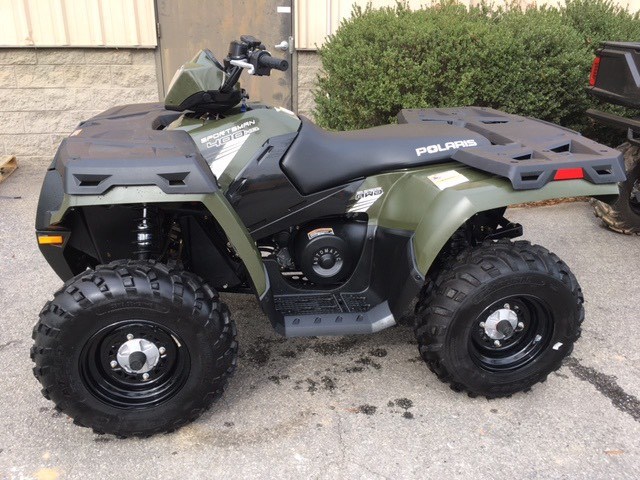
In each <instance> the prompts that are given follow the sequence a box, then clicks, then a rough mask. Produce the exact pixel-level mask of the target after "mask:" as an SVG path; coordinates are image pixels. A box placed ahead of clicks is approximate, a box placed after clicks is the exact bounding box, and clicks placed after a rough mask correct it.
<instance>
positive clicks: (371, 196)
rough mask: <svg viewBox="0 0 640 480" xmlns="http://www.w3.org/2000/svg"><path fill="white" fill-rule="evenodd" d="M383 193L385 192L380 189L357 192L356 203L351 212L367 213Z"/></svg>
mask: <svg viewBox="0 0 640 480" xmlns="http://www.w3.org/2000/svg"><path fill="white" fill-rule="evenodd" d="M383 193H384V190H382V188H380V187H376V188H369V189H367V190H361V191H359V192H356V196H355V199H356V203H354V204H353V205H352V207H351V208H350V209H349V212H366V211H367V210H369V208H370V207H371V206H372V205H373V204H374V203H376V201H377V200H378V199H379V198H380V197H381V196H382V194H383Z"/></svg>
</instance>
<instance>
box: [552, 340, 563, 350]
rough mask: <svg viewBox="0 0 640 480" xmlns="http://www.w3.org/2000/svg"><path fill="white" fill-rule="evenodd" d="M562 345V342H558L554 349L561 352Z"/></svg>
mask: <svg viewBox="0 0 640 480" xmlns="http://www.w3.org/2000/svg"><path fill="white" fill-rule="evenodd" d="M562 345H563V343H562V342H558V343H556V344H555V345H554V346H553V347H552V348H553V349H554V350H560V347H561V346H562Z"/></svg>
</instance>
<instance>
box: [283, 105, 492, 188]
mask: <svg viewBox="0 0 640 480" xmlns="http://www.w3.org/2000/svg"><path fill="white" fill-rule="evenodd" d="M301 120H302V126H301V127H300V132H299V134H298V136H297V138H296V139H295V140H294V142H293V144H292V145H291V148H290V149H289V151H288V152H287V154H286V155H285V156H284V158H283V159H282V170H283V171H284V172H285V174H286V175H287V177H289V179H290V180H291V182H292V183H293V184H294V185H295V186H296V188H297V189H298V190H299V191H300V192H301V193H303V194H305V195H309V194H311V193H315V192H319V191H321V190H325V189H327V188H331V187H335V186H338V185H343V184H345V183H348V182H350V181H352V180H357V179H359V178H364V177H367V176H370V175H374V174H376V173H380V172H384V171H389V170H397V169H401V168H412V167H417V166H420V165H427V164H430V163H438V162H442V161H443V160H445V159H447V158H449V157H451V155H453V154H454V153H455V152H456V151H457V150H458V147H456V148H453V147H451V145H449V146H450V148H448V149H445V148H446V144H447V142H458V144H460V141H461V140H474V141H475V142H476V143H477V145H490V142H489V141H488V140H487V139H486V138H484V137H483V136H481V135H479V134H477V133H475V132H472V131H471V130H467V129H466V128H462V127H456V126H452V125H446V124H434V123H429V124H424V125H421V124H403V125H383V126H380V127H373V128H368V129H366V130H355V131H351V132H329V131H326V130H323V129H322V128H320V127H318V126H316V125H314V124H313V123H312V122H311V121H310V120H308V119H306V118H304V117H301ZM437 145H440V146H441V148H440V149H439V148H437ZM428 146H431V147H432V148H430V149H429V152H427V151H426V147H428ZM434 146H435V147H434ZM417 149H423V150H424V151H422V150H421V151H420V155H418V152H417ZM434 149H435V150H436V151H435V152H434V153H430V152H431V151H433V150H434Z"/></svg>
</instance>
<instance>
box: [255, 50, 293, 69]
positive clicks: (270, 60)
mask: <svg viewBox="0 0 640 480" xmlns="http://www.w3.org/2000/svg"><path fill="white" fill-rule="evenodd" d="M258 66H260V67H267V68H275V69H276V70H280V71H283V72H286V71H287V69H288V68H289V62H287V61H286V60H284V59H280V58H275V57H272V56H271V55H269V54H268V53H266V52H265V53H263V54H262V55H260V58H259V59H258Z"/></svg>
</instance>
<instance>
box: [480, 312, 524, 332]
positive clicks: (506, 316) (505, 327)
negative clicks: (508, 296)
mask: <svg viewBox="0 0 640 480" xmlns="http://www.w3.org/2000/svg"><path fill="white" fill-rule="evenodd" d="M481 326H482V327H483V328H484V333H485V335H487V337H489V338H490V339H491V340H506V339H508V338H510V337H511V336H512V335H513V333H514V332H515V331H516V329H518V314H517V313H516V312H515V311H514V310H511V308H509V307H508V306H507V305H505V308H500V309H498V310H496V311H495V312H493V313H492V314H491V315H489V316H488V317H487V319H486V320H485V321H484V325H481Z"/></svg>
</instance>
